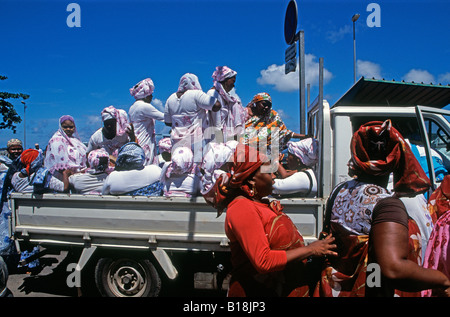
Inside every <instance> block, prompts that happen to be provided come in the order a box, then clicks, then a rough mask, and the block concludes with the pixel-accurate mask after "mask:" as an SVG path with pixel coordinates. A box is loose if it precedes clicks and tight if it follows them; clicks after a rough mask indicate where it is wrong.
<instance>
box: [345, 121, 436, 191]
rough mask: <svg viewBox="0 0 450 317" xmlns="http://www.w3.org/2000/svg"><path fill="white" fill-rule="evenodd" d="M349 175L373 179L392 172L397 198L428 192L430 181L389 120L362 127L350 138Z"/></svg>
mask: <svg viewBox="0 0 450 317" xmlns="http://www.w3.org/2000/svg"><path fill="white" fill-rule="evenodd" d="M350 150H351V155H352V156H351V159H350V161H349V163H348V166H349V175H350V176H354V175H356V176H357V175H360V174H363V173H364V174H369V175H374V176H381V175H387V174H390V173H391V172H392V173H394V191H395V192H396V194H397V195H398V196H408V195H411V194H420V193H424V192H425V191H427V190H428V189H429V188H430V186H431V183H430V180H429V179H428V177H427V175H426V174H425V172H424V171H423V169H422V167H421V166H420V164H419V162H418V161H417V159H416V158H415V156H414V154H413V153H412V151H411V148H410V147H409V145H408V143H407V142H406V141H405V139H404V138H403V137H402V135H401V134H400V133H399V132H398V131H397V130H396V129H395V128H394V127H393V126H392V123H391V120H386V121H385V122H379V121H373V122H369V123H366V124H364V125H362V126H361V127H360V128H359V130H358V131H356V132H355V133H354V135H353V138H352V141H351V145H350Z"/></svg>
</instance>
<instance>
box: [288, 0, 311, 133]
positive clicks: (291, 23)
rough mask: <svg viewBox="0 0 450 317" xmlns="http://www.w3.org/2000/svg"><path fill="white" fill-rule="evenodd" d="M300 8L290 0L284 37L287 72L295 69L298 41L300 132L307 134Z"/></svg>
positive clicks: (303, 47) (303, 50)
mask: <svg viewBox="0 0 450 317" xmlns="http://www.w3.org/2000/svg"><path fill="white" fill-rule="evenodd" d="M297 23H298V10H297V2H296V1H295V0H291V1H289V4H288V7H287V9H286V17H285V20H284V39H285V41H286V44H288V45H290V47H288V49H287V50H286V52H285V62H286V63H285V74H288V73H290V72H293V71H295V66H296V64H297V63H296V56H295V50H294V49H292V46H294V47H295V42H297V41H298V53H299V57H298V64H299V65H298V67H299V72H298V77H299V93H300V133H301V134H305V126H306V107H305V33H304V31H299V32H298V33H297Z"/></svg>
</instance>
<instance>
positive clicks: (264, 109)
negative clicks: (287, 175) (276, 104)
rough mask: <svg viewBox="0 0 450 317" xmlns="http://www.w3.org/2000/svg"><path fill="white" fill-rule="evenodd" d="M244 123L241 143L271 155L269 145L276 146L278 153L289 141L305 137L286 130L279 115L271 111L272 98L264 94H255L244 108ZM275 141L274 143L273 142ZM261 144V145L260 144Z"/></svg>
mask: <svg viewBox="0 0 450 317" xmlns="http://www.w3.org/2000/svg"><path fill="white" fill-rule="evenodd" d="M245 110H246V121H245V131H244V135H243V138H242V141H241V142H242V143H244V144H249V145H251V146H253V147H256V148H258V146H259V148H261V149H262V148H263V146H266V145H267V153H268V154H270V153H271V150H272V148H271V144H272V142H273V143H274V144H277V145H278V147H279V148H278V153H280V152H281V151H283V150H284V149H285V148H286V143H287V142H288V141H289V140H290V139H291V138H294V139H304V138H306V137H307V136H306V135H303V134H299V133H295V132H293V131H291V130H288V129H287V127H286V125H285V124H284V122H283V120H282V119H281V117H280V115H279V114H278V113H277V112H276V111H275V110H273V109H272V98H271V97H270V95H269V94H268V93H266V92H261V93H258V94H256V95H255V96H254V97H253V99H252V101H250V103H249V104H248V105H247V107H246V108H245ZM274 140H275V141H274ZM260 143H261V144H260Z"/></svg>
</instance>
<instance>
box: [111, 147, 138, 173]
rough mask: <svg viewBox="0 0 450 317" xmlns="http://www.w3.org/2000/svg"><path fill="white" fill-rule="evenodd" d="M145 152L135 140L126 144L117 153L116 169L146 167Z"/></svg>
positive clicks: (127, 169) (128, 169)
mask: <svg viewBox="0 0 450 317" xmlns="http://www.w3.org/2000/svg"><path fill="white" fill-rule="evenodd" d="M144 162H145V152H144V150H143V149H142V148H141V147H140V146H139V144H137V143H135V142H129V143H127V144H124V145H123V146H122V147H121V148H120V149H119V153H118V155H117V160H116V167H115V170H116V171H130V170H141V169H143V168H144Z"/></svg>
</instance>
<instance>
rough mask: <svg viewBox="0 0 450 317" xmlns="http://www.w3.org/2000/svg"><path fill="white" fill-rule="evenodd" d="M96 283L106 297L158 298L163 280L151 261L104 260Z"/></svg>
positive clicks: (98, 271) (98, 269) (98, 267)
mask: <svg viewBox="0 0 450 317" xmlns="http://www.w3.org/2000/svg"><path fill="white" fill-rule="evenodd" d="M95 283H96V284H97V288H98V289H99V291H100V293H101V295H102V296H105V297H157V296H158V294H159V291H160V289H161V279H160V277H159V274H158V272H157V271H156V269H155V267H154V266H153V264H152V263H151V262H150V261H149V260H145V259H144V260H134V259H128V258H120V259H111V258H102V259H100V260H99V261H98V263H97V266H96V268H95Z"/></svg>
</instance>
